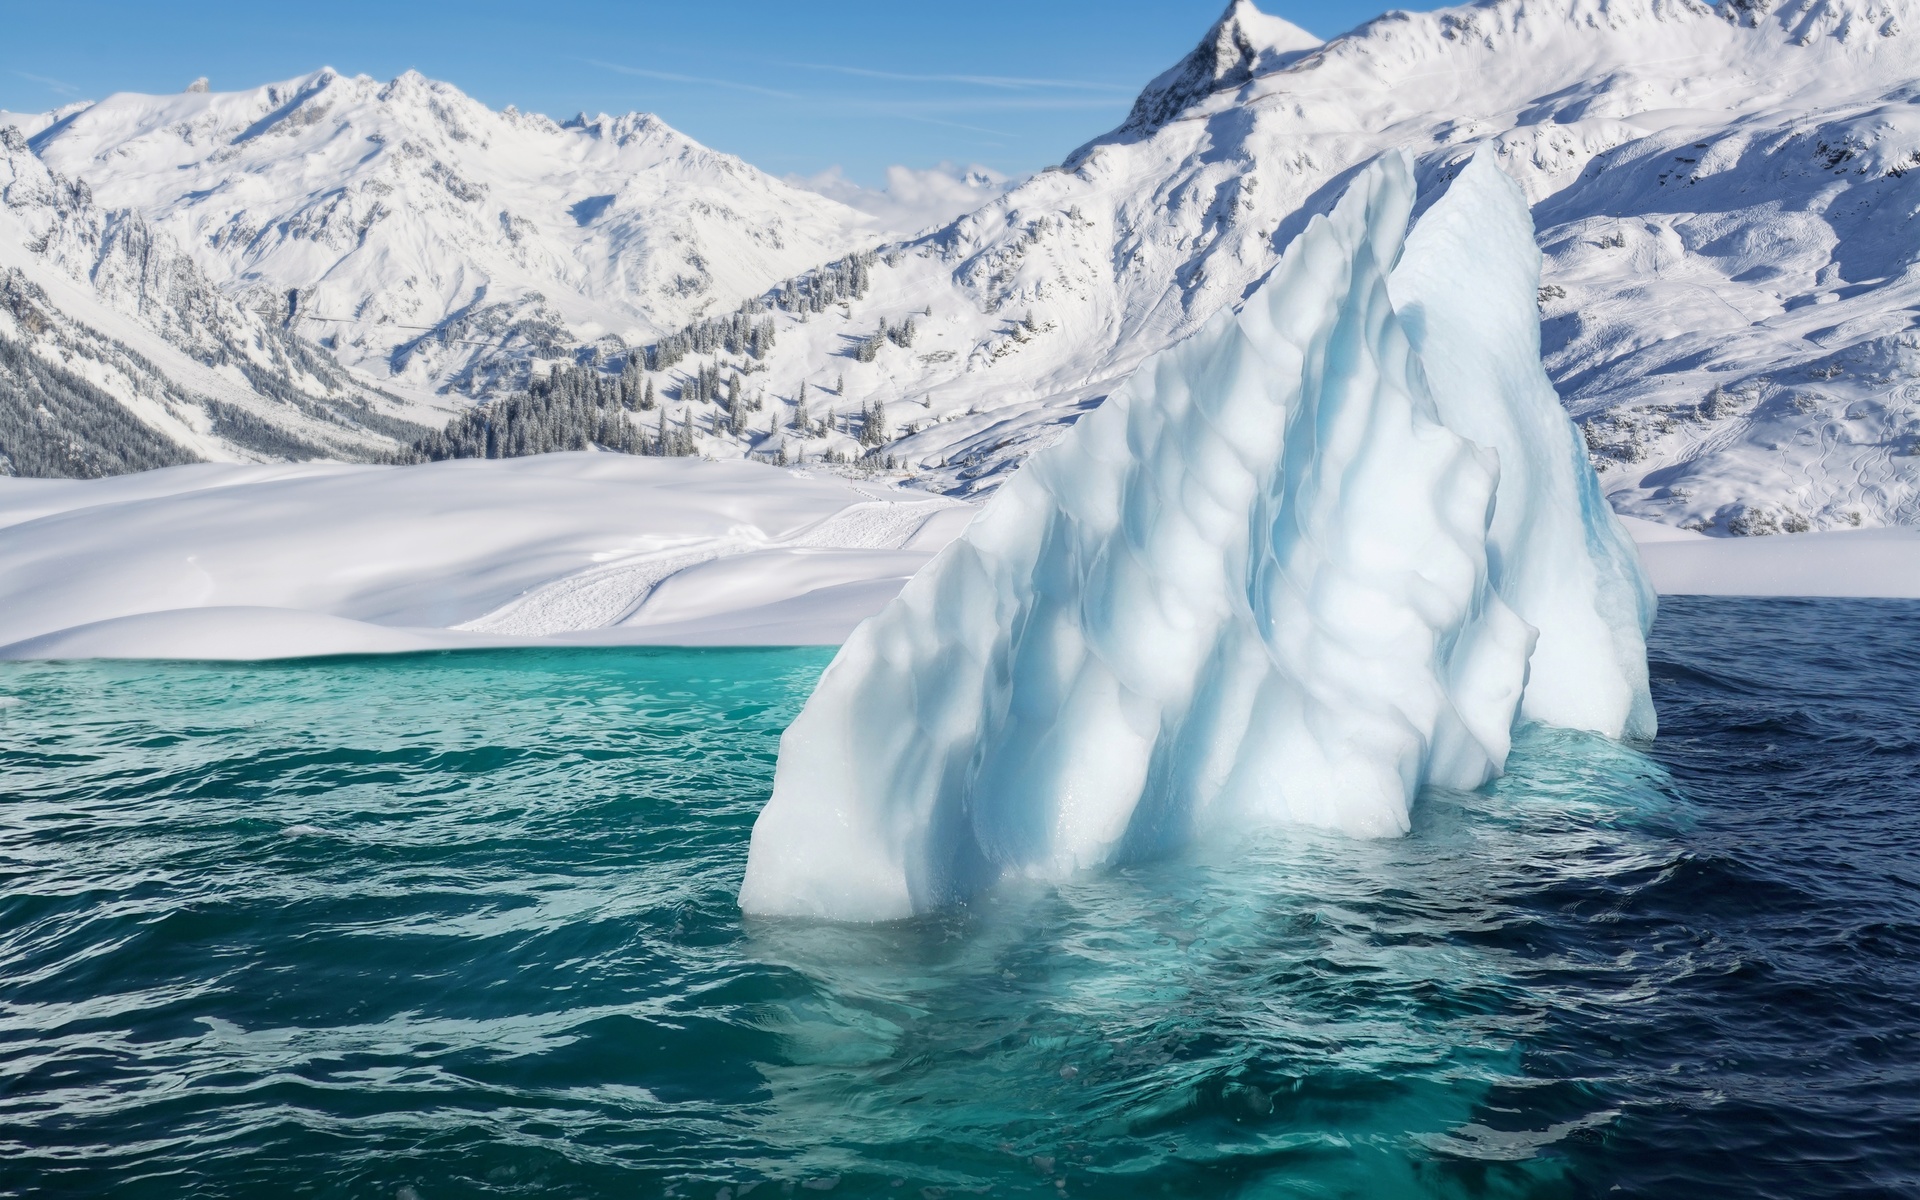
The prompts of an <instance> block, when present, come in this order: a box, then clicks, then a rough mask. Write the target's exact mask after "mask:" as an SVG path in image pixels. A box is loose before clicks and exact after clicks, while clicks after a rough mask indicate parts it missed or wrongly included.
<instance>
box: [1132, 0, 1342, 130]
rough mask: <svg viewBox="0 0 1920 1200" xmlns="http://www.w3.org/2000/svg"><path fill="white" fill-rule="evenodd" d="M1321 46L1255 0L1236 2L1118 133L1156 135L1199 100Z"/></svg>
mask: <svg viewBox="0 0 1920 1200" xmlns="http://www.w3.org/2000/svg"><path fill="white" fill-rule="evenodd" d="M1319 45H1320V39H1319V38H1317V37H1315V36H1313V35H1312V34H1311V33H1308V32H1307V31H1306V30H1304V29H1302V28H1300V27H1299V26H1298V25H1295V24H1294V23H1293V22H1291V21H1288V20H1285V19H1283V18H1280V17H1276V16H1273V15H1271V14H1269V13H1263V12H1261V11H1260V10H1259V9H1257V8H1255V7H1254V6H1253V3H1252V0H1232V2H1231V3H1229V4H1228V5H1227V10H1226V11H1225V12H1224V13H1222V14H1220V19H1219V20H1218V21H1215V22H1214V23H1213V27H1212V28H1211V29H1209V30H1207V34H1206V36H1205V37H1203V38H1201V39H1200V44H1199V45H1198V46H1195V47H1194V48H1193V51H1192V52H1191V53H1189V54H1188V55H1187V56H1186V57H1185V58H1183V59H1181V60H1180V61H1179V62H1178V63H1175V64H1174V65H1173V67H1172V68H1171V69H1169V70H1167V71H1165V72H1163V73H1162V74H1161V75H1160V76H1159V77H1158V78H1156V79H1155V80H1154V81H1153V82H1152V83H1149V84H1148V85H1147V86H1146V89H1145V90H1144V91H1142V92H1141V93H1140V97H1139V99H1137V100H1135V101H1134V102H1133V111H1132V112H1130V113H1128V114H1127V119H1126V121H1125V122H1124V123H1123V124H1122V125H1121V126H1120V129H1119V132H1121V133H1151V132H1153V131H1154V130H1156V129H1158V128H1160V126H1162V125H1165V124H1166V123H1167V122H1168V121H1170V120H1172V119H1173V118H1174V117H1175V116H1178V115H1179V114H1180V113H1181V112H1183V111H1185V110H1186V109H1187V108H1188V107H1189V106H1191V105H1192V104H1193V103H1194V102H1195V101H1197V100H1200V99H1202V98H1204V97H1206V96H1209V95H1211V94H1212V93H1214V92H1217V91H1220V90H1222V89H1225V88H1235V87H1239V86H1240V85H1241V84H1243V83H1246V82H1247V81H1248V80H1250V79H1252V78H1253V77H1254V76H1255V75H1256V74H1259V73H1261V72H1264V71H1270V70H1274V69H1275V68H1278V67H1280V66H1284V65H1285V64H1286V63H1288V62H1290V61H1292V60H1293V59H1295V58H1298V57H1299V56H1300V55H1302V54H1304V53H1306V52H1307V51H1309V50H1312V49H1314V48H1315V47H1317V46H1319Z"/></svg>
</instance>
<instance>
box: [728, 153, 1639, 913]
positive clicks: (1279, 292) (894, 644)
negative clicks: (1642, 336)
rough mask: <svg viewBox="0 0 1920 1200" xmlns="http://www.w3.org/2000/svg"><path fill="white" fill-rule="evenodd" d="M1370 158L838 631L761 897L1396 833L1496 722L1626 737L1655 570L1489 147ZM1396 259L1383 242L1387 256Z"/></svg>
mask: <svg viewBox="0 0 1920 1200" xmlns="http://www.w3.org/2000/svg"><path fill="white" fill-rule="evenodd" d="M1414 198H1415V189H1414V183H1413V172H1412V166H1411V163H1410V161H1409V160H1408V159H1407V158H1405V157H1404V156H1402V155H1397V154H1395V155H1388V156H1386V157H1385V158H1383V159H1381V160H1379V161H1378V162H1376V163H1375V164H1373V165H1372V166H1371V167H1369V168H1368V169H1367V170H1366V171H1364V172H1363V173H1361V174H1360V175H1359V176H1358V177H1357V178H1356V180H1355V182H1354V183H1353V184H1352V186H1351V187H1350V188H1349V189H1348V191H1347V193H1346V194H1345V196H1344V197H1343V198H1342V199H1341V200H1340V202H1339V203H1338V205H1336V206H1335V208H1334V211H1333V212H1332V213H1331V214H1330V215H1329V216H1325V217H1315V218H1314V219H1313V220H1312V221H1311V222H1310V223H1309V224H1308V225H1307V227H1306V229H1305V230H1304V231H1303V232H1302V233H1301V234H1300V235H1299V237H1298V238H1296V239H1295V240H1294V242H1293V243H1292V244H1291V245H1290V246H1289V247H1288V249H1287V251H1286V253H1285V254H1284V256H1283V257H1282V259H1281V261H1280V263H1279V264H1278V265H1277V266H1276V267H1275V269H1274V271H1273V274H1272V275H1271V276H1270V277H1269V279H1268V280H1267V281H1266V282H1265V283H1264V284H1263V285H1261V287H1260V288H1259V289H1258V290H1256V291H1255V292H1254V293H1253V294H1252V295H1251V296H1250V297H1249V298H1248V300H1247V302H1246V303H1245V304H1244V305H1243V306H1242V308H1241V309H1240V311H1238V312H1236V313H1223V314H1221V315H1220V316H1219V317H1217V318H1215V319H1214V320H1213V321H1212V322H1210V323H1209V324H1208V325H1206V326H1205V327H1204V328H1203V329H1202V330H1201V331H1200V332H1199V333H1197V334H1195V335H1194V336H1193V337H1191V338H1189V339H1188V340H1186V341H1185V342H1182V343H1180V344H1179V345H1177V346H1174V347H1173V348H1171V349H1169V350H1168V351H1166V352H1164V353H1162V354H1160V355H1157V356H1155V357H1153V358H1151V359H1148V360H1147V361H1146V362H1145V363H1144V364H1143V365H1142V366H1141V368H1140V369H1139V371H1138V372H1136V373H1135V374H1134V375H1133V376H1131V377H1130V378H1129V379H1128V381H1127V382H1126V383H1125V384H1124V385H1122V386H1121V387H1120V388H1118V389H1116V390H1115V391H1114V393H1113V394H1112V395H1111V396H1110V397H1108V399H1107V400H1106V402H1105V403H1104V404H1102V405H1101V406H1100V407H1099V408H1098V409H1096V410H1095V411H1094V412H1092V413H1090V414H1089V415H1087V416H1086V417H1084V418H1083V419H1082V420H1081V421H1080V422H1078V423H1077V424H1076V425H1074V426H1073V428H1072V429H1071V430H1069V431H1068V433H1067V434H1066V435H1065V436H1064V437H1063V438H1062V439H1061V440H1060V441H1059V442H1057V443H1055V444H1054V445H1053V446H1052V447H1050V448H1049V449H1047V450H1045V451H1043V452H1041V453H1039V454H1036V455H1035V456H1034V457H1033V458H1032V459H1031V460H1029V462H1028V463H1027V465H1026V466H1025V467H1024V468H1023V469H1022V470H1020V471H1019V472H1018V473H1017V474H1015V475H1014V476H1013V477H1012V478H1011V479H1010V480H1009V481H1008V482H1007V483H1006V484H1005V485H1004V486H1002V487H1001V489H1000V490H999V492H998V493H996V494H995V495H994V497H993V498H992V499H991V500H990V501H989V502H988V504H987V505H986V507H985V508H984V509H983V511H982V512H981V513H980V515H979V516H978V517H976V518H975V519H974V521H973V522H972V524H970V525H969V526H968V528H967V529H966V531H965V532H964V533H963V534H962V535H961V536H960V537H959V538H958V539H957V540H955V541H954V542H952V543H951V544H949V545H948V546H947V547H946V548H945V549H944V550H942V551H941V552H940V553H939V554H938V555H937V556H936V557H935V558H934V559H933V560H932V561H931V562H929V563H928V564H927V566H926V567H924V568H923V569H922V570H921V571H920V572H919V573H918V574H916V575H915V576H914V577H913V578H912V579H911V580H910V581H909V582H908V583H907V585H906V587H905V589H904V590H903V591H902V592H901V593H900V595H899V596H898V597H897V598H896V599H895V600H894V601H893V602H892V603H890V604H889V605H888V606H887V607H886V608H885V609H883V610H882V611H881V612H879V613H878V614H876V615H875V616H874V617H872V618H871V619H869V620H868V621H866V622H865V623H864V624H862V625H861V626H860V627H859V628H858V629H856V630H855V631H854V633H853V635H852V637H851V638H850V639H849V640H848V641H847V642H846V644H845V645H844V646H843V647H842V648H841V650H840V652H839V654H838V655H837V656H836V657H835V658H834V660H833V662H832V663H831V664H830V665H829V666H828V668H827V670H826V671H825V673H824V674H823V675H822V676H821V679H820V682H819V684H818V686H817V687H816V688H815V690H814V693H813V695H812V696H811V697H810V699H809V700H808V702H807V704H806V706H805V707H804V709H803V710H802V711H801V713H800V715H799V717H798V718H797V719H796V720H795V721H794V723H793V725H792V726H791V727H790V728H789V729H788V730H787V732H786V734H785V736H784V737H783V738H782V740H781V747H780V760H779V765H778V767H777V770H776V773H775V779H774V790H773V796H772V798H771V799H770V800H769V801H768V803H767V805H766V807H765V809H764V810H763V811H762V812H761V814H760V817H759V819H758V821H757V822H756V823H755V825H754V829H753V837H752V844H751V847H750V849H749V852H748V859H747V870H746V877H745V880H744V882H743V883H742V886H741V889H740V905H741V907H742V908H743V909H744V910H746V911H747V912H750V913H759V914H769V915H791V916H811V917H824V918H829V919H835V920H844V921H880V920H888V919H894V918H900V917H906V916H910V915H913V914H916V913H922V912H926V911H929V910H933V909H937V908H941V907H944V906H947V905H951V904H954V903H957V902H962V901H964V900H966V899H967V898H969V897H970V896H972V895H974V894H976V893H978V892H979V891H980V890H981V889H982V888H984V887H986V886H988V885H990V884H991V883H993V882H994V881H995V880H997V879H999V878H1001V877H1003V876H1005V875H1008V874H1024V875H1032V876H1040V877H1053V876H1060V875H1063V874H1065V873H1068V872H1071V871H1074V870H1078V869H1082V868H1086V867H1090V866H1094V865H1098V864H1103V863H1112V862H1120V861H1128V860H1134V859H1139V858H1142V857H1147V856H1152V855H1155V854H1158V853H1162V852H1165V851H1166V850H1168V849H1170V848H1172V847H1175V846H1178V845H1180V844H1181V843H1183V842H1185V841H1187V840H1188V839H1190V838H1192V837H1194V836H1197V835H1199V834H1202V833H1204V832H1206V831H1208V830H1211V829H1220V828H1238V827H1246V826H1250V825H1255V824H1261V823H1271V822H1296V823H1305V824H1310V825H1316V826H1322V827H1327V828H1332V829H1336V830H1340V831H1344V832H1346V833H1349V834H1352V835H1355V836H1359V837H1384V836H1395V835H1399V834H1402V833H1404V832H1406V831H1407V829H1408V828H1409V827H1410V826H1409V812H1410V808H1411V805H1412V803H1413V800H1414V797H1415V795H1416V794H1417V793H1418V791H1419V790H1420V789H1421V788H1422V787H1425V786H1428V785H1437V786H1446V787H1456V788H1473V787H1478V786H1480V785H1481V784H1483V783H1485V782H1486V781H1487V780H1489V779H1490V778H1492V777H1493V776H1495V775H1497V774H1498V773H1499V772H1500V771H1501V769H1502V767H1503V765H1504V763H1505V761H1506V756H1507V752H1508V749H1509V746H1510V743H1511V736H1512V730H1513V728H1514V726H1515V724H1516V722H1518V721H1524V720H1543V721H1550V722H1556V723H1564V724H1567V725H1571V726H1576V727H1579V728H1583V729H1590V730H1594V731H1596V732H1600V733H1603V734H1608V735H1612V736H1621V735H1650V734H1651V733H1652V731H1653V707H1652V703H1651V701H1650V699H1649V698H1648V694H1647V672H1646V650H1645V636H1646V631H1647V628H1648V627H1649V625H1650V624H1651V620H1652V615H1653V604H1654V601H1653V595H1652V592H1651V590H1650V589H1649V588H1648V587H1647V585H1646V583H1645V581H1644V580H1643V579H1642V577H1641V573H1640V570H1639V566H1638V560H1637V558H1636V557H1635V552H1634V549H1633V546H1632V543H1631V542H1630V540H1629V539H1628V537H1627V535H1626V533H1625V532H1624V530H1623V529H1622V528H1621V526H1620V525H1619V523H1618V522H1617V520H1616V519H1615V518H1614V517H1613V515H1612V513H1611V512H1610V511H1609V509H1608V508H1607V505H1606V503H1605V500H1604V498H1603V497H1602V496H1601V495H1600V492H1599V489H1598V487H1597V485H1596V484H1595V482H1594V480H1593V476H1592V472H1591V470H1590V468H1589V467H1588V466H1587V464H1586V462H1585V459H1584V457H1583V455H1582V454H1581V447H1580V443H1579V441H1578V438H1577V436H1576V434H1575V432H1574V430H1573V428H1572V426H1571V424H1570V422H1569V421H1568V419H1567V417H1566V415H1565V414H1564V412H1562V410H1561V409H1560V406H1559V403H1558V401H1557V399H1556V398H1555V395H1554V392H1553V389H1552V386H1551V385H1550V384H1549V383H1548V381H1547V379H1546V377H1545V375H1544V373H1543V371H1542V368H1541V365H1540V356H1539V330H1538V319H1537V315H1536V313H1535V310H1534V308H1533V305H1534V297H1535V291H1536V289H1537V287H1538V283H1539V261H1540V259H1539V253H1538V251H1537V250H1536V249H1535V248H1534V244H1533V238H1532V227H1531V219H1530V216H1529V214H1528V210H1527V206H1526V202H1525V199H1524V197H1523V196H1522V195H1521V193H1520V191H1519V189H1518V188H1517V187H1516V186H1515V185H1514V184H1513V183H1512V182H1511V181H1509V180H1508V179H1507V178H1506V177H1505V176H1504V175H1503V174H1502V173H1501V172H1500V170H1499V169H1498V167H1497V166H1496V165H1495V164H1494V162H1493V160H1492V158H1491V157H1490V156H1489V155H1487V154H1486V153H1484V152H1483V153H1481V154H1479V155H1476V157H1475V158H1474V159H1473V160H1472V162H1471V163H1470V164H1469V165H1468V166H1467V168H1466V169H1465V170H1464V171H1463V173H1462V174H1461V175H1460V177H1459V178H1458V179H1457V180H1456V181H1455V182H1454V183H1453V185H1452V186H1451V187H1450V188H1449V190H1448V191H1447V193H1446V195H1444V196H1443V197H1442V198H1441V199H1440V200H1439V201H1438V202H1437V203H1435V204H1434V205H1433V206H1432V208H1431V209H1430V210H1429V211H1428V212H1427V213H1426V215H1425V216H1424V217H1423V218H1422V219H1421V221H1420V223H1419V225H1418V227H1417V228H1415V229H1414V230H1413V232H1412V233H1411V234H1409V233H1408V232H1407V230H1408V224H1409V220H1410V218H1411V215H1412V212H1413V207H1414ZM1403 251H1404V253H1403Z"/></svg>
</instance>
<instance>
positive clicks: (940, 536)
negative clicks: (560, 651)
mask: <svg viewBox="0 0 1920 1200" xmlns="http://www.w3.org/2000/svg"><path fill="white" fill-rule="evenodd" d="M974 511H975V510H974V507H973V506H971V505H968V504H963V503H960V502H958V501H953V500H948V499H944V498H942V497H938V496H932V495H929V494H927V493H924V492H913V491H907V490H903V489H899V488H893V487H888V486H885V485H881V484H873V483H859V482H853V481H848V480H845V479H841V478H839V477H836V476H830V475H823V474H820V473H817V472H802V471H790V470H780V469H777V468H773V467H766V466H760V465H756V464H751V463H742V462H723V463H715V462H705V461H702V460H698V459H657V458H633V457H628V456H624V455H611V454H591V453H589V454H555V455H543V456H540V457H536V458H523V459H511V460H506V461H488V460H467V461H460V462H448V463H433V464H427V465H423V466H410V467H368V466H348V465H343V464H339V463H309V464H295V465H284V466H233V465H223V464H199V465H194V466H186V467H173V468H168V469H166V470H161V471H148V472H144V473H141V474H137V475H122V476H115V477H113V478H110V479H99V480H87V481H70V480H33V479H0V658H8V659H22V658H193V659H267V658H284V657H303V656H312V655H328V654H379V653H394V652H405V651H418V650H439V649H462V648H480V647H489V646H539V645H549V646H552V645H833V644H837V643H839V642H840V641H842V640H843V639H844V638H845V637H846V636H847V634H848V633H850V632H851V631H852V629H853V627H854V626H855V625H857V624H859V623H860V622H861V621H863V620H865V619H866V618H867V617H868V616H870V615H872V614H873V613H875V612H877V611H879V609H880V608H881V607H882V606H883V605H885V603H886V602H887V601H888V600H889V599H891V598H892V597H893V596H894V595H895V594H896V593H897V592H898V591H899V589H900V587H901V586H902V585H903V584H904V583H905V581H906V580H907V578H908V577H909V576H911V575H912V574H913V572H914V571H916V570H918V569H919V567H920V566H922V565H924V564H925V563H926V562H927V561H928V560H929V559H930V558H931V557H932V556H933V554H934V553H935V552H936V551H937V550H939V549H940V547H941V546H944V545H945V544H946V543H947V542H948V541H950V540H951V539H952V538H953V537H954V536H956V535H957V534H958V533H959V531H960V530H961V529H962V528H963V527H964V526H965V524H966V522H967V521H968V520H970V519H971V517H972V515H973V512H974ZM1627 524H1628V526H1629V528H1630V530H1631V531H1632V533H1633V535H1634V538H1635V540H1636V542H1637V543H1638V545H1639V548H1640V555H1641V558H1642V560H1643V561H1644V562H1645V564H1646V568H1647V572H1648V575H1649V576H1650V577H1651V578H1652V580H1653V582H1654V585H1655V587H1656V588H1657V589H1658V590H1659V591H1660V592H1661V594H1663V595H1678V594H1694V595H1729V596H1730V595H1758V596H1794V595H1800V596H1807V595H1818V596H1879V597H1905V598H1915V599H1920V530H1912V529H1894V528H1888V529H1862V530H1850V531H1844V532H1825V533H1802V534H1781V535H1777V536H1773V537H1752V538H1716V537H1705V536H1702V535H1700V534H1696V533H1693V532H1691V531H1688V530H1683V529H1676V528H1674V527H1672V526H1666V525H1657V524H1654V523H1653V522H1649V521H1638V520H1629V521H1628V522H1627Z"/></svg>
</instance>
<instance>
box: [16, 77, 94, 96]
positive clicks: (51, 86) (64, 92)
mask: <svg viewBox="0 0 1920 1200" xmlns="http://www.w3.org/2000/svg"><path fill="white" fill-rule="evenodd" d="M13 74H15V75H18V76H19V77H20V78H22V79H24V80H26V81H27V82H28V83H37V84H39V85H40V86H41V87H44V88H46V89H47V90H48V91H50V92H52V93H53V94H54V95H56V96H78V95H79V94H80V89H79V88H77V87H75V86H73V85H72V84H70V83H67V82H65V81H64V80H59V79H49V78H47V77H46V76H45V75H34V74H31V73H29V72H26V71H15V72H13Z"/></svg>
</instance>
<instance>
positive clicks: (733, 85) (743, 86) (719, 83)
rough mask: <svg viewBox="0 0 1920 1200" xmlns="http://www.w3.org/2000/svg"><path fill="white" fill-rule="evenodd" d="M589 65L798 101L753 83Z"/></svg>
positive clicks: (598, 63) (590, 62)
mask: <svg viewBox="0 0 1920 1200" xmlns="http://www.w3.org/2000/svg"><path fill="white" fill-rule="evenodd" d="M584 61H585V62H586V63H587V64H588V65H590V66H595V67H599V68H600V69H601V70H604V71H618V72H619V73H620V74H622V75H636V76H639V77H640V78H641V79H659V80H663V81H665V82H667V83H692V84H698V85H700V86H702V87H717V88H730V89H732V90H734V91H736V92H757V93H758V94H760V95H762V96H772V97H774V98H775V99H777V100H798V99H800V97H799V96H796V95H794V94H793V93H792V92H781V91H775V90H774V89H773V88H766V87H761V86H759V85H758V84H753V83H740V82H737V81H736V80H732V79H711V78H708V77H707V76H704V75H676V74H674V73H673V72H672V71H650V70H648V69H647V68H645V67H628V66H622V65H621V64H619V63H610V62H602V61H600V60H599V59H597V58H589V59H585V60H584Z"/></svg>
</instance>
